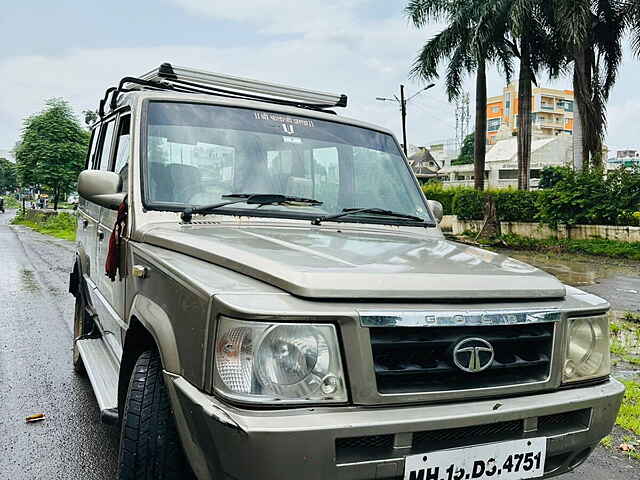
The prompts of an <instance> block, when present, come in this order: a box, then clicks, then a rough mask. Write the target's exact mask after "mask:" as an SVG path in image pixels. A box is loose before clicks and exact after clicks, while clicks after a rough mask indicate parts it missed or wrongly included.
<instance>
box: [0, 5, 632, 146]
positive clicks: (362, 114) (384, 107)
mask: <svg viewBox="0 0 640 480" xmlns="http://www.w3.org/2000/svg"><path fill="white" fill-rule="evenodd" d="M3 3H4V5H3V12H2V15H1V16H0V45H1V47H0V85H1V86H2V88H1V89H0V149H2V148H7V147H11V146H13V145H14V143H15V142H16V140H17V139H18V136H19V133H20V129H21V125H22V119H23V118H24V117H25V116H27V115H29V114H32V113H34V112H37V111H39V110H40V109H41V108H42V105H43V104H44V102H45V100H46V99H48V98H51V97H62V98H65V99H67V100H69V101H70V102H71V104H72V105H73V107H74V108H75V109H76V111H77V112H80V111H82V110H84V109H96V107H97V103H98V99H99V98H100V97H101V96H102V95H103V92H104V90H105V89H106V88H107V87H108V86H110V85H112V84H114V83H115V82H117V80H119V79H120V78H121V77H123V76H126V75H138V74H141V73H143V72H145V71H147V70H149V69H151V68H153V67H155V66H157V65H159V64H160V63H162V62H165V61H168V62H171V63H173V64H175V65H181V66H192V67H197V68H201V69H207V70H211V71H216V72H222V73H229V74H235V75H240V76H247V77H252V78H257V79H263V80H270V81H276V82H280V83H285V84H291V85H295V86H300V87H307V88H312V89H318V90H325V91H330V92H335V93H346V94H348V95H349V99H350V107H349V108H348V109H347V111H346V112H345V114H346V115H348V116H352V117H356V118H360V119H364V120H367V121H370V122H373V123H377V124H381V125H384V126H386V127H389V128H391V129H393V130H394V131H395V132H396V134H398V135H399V134H400V115H399V112H398V108H397V106H396V105H395V104H393V103H390V102H377V101H376V100H375V98H376V97H377V96H386V97H389V96H393V94H394V93H397V92H398V88H399V84H400V83H403V82H404V83H406V85H407V89H408V93H409V95H410V94H412V93H413V92H415V91H417V89H418V88H420V87H421V86H423V85H421V84H420V83H419V82H415V81H413V80H410V79H408V78H407V76H408V71H409V70H410V67H411V64H412V62H413V60H414V58H415V56H416V52H417V51H418V48H419V47H420V45H421V44H422V43H424V41H426V40H427V39H428V38H430V37H431V36H433V35H434V34H435V33H436V32H437V29H436V28H435V27H432V28H428V29H425V30H422V31H417V30H415V29H414V28H412V27H410V26H409V24H408V22H407V20H406V18H405V17H404V16H403V12H402V10H403V7H404V5H405V4H406V2H405V1H400V0H304V1H300V0H298V1H294V0H239V1H238V0H236V1H230V0H227V1H222V0H154V1H150V0H134V1H131V0H128V1H124V0H110V1H99V0H58V1H55V2H54V1H50V0H20V1H18V0H15V1H14V0H7V1H5V2H3ZM639 81H640V61H639V60H638V59H634V58H632V57H631V56H630V55H627V57H626V59H625V62H624V67H623V69H622V71H621V72H620V78H619V82H618V84H617V86H616V88H615V90H614V92H613V95H612V98H611V101H610V104H609V135H608V143H609V144H610V145H611V146H612V147H613V149H616V148H624V147H633V146H635V147H640V138H638V137H639V134H640V124H639V122H638V120H639V118H638V117H639V114H638V112H640V88H638V82H639ZM544 83H547V82H546V80H545V81H544ZM554 85H555V86H557V87H560V88H570V81H569V80H564V81H559V82H555V83H554ZM488 86H489V95H497V94H499V93H501V91H502V87H503V86H504V79H503V78H501V77H500V75H498V73H497V72H495V71H492V72H490V74H489V81H488ZM468 89H469V90H470V93H471V97H472V103H471V105H472V109H473V95H474V92H473V81H472V80H469V81H468ZM472 123H473V122H472ZM408 125H409V128H408V130H409V143H412V144H419V145H427V144H430V143H433V142H437V141H441V140H444V139H447V138H451V137H453V136H454V135H455V116H454V109H453V107H452V106H451V105H450V104H449V103H448V102H447V99H446V95H445V93H444V88H443V86H442V83H441V82H438V85H437V86H436V87H435V88H433V89H432V90H430V91H428V92H427V93H423V94H421V95H420V96H418V97H416V98H415V99H414V100H413V101H412V102H411V104H410V106H409V123H408Z"/></svg>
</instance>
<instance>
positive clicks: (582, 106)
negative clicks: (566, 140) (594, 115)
mask: <svg viewBox="0 0 640 480" xmlns="http://www.w3.org/2000/svg"><path fill="white" fill-rule="evenodd" d="M574 57H575V58H574V62H573V95H574V100H575V101H574V109H573V135H574V138H573V167H574V169H575V170H576V171H579V172H581V171H584V170H588V169H589V141H588V138H587V137H586V136H587V135H589V134H590V132H589V102H590V101H591V94H590V90H591V85H590V77H591V75H590V74H588V73H587V67H588V65H587V59H586V55H585V51H584V50H583V49H581V48H578V49H577V50H576V53H575V54H574ZM587 83H589V85H587Z"/></svg>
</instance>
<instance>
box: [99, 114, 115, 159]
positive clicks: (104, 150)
mask: <svg viewBox="0 0 640 480" xmlns="http://www.w3.org/2000/svg"><path fill="white" fill-rule="evenodd" d="M102 128H103V134H102V142H100V144H101V145H100V147H101V149H100V157H99V162H98V163H97V164H96V165H95V168H96V170H109V159H110V158H111V143H112V140H113V129H114V128H115V121H114V120H112V121H110V122H109V123H107V125H106V126H105V127H102Z"/></svg>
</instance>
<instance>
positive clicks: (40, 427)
mask: <svg viewBox="0 0 640 480" xmlns="http://www.w3.org/2000/svg"><path fill="white" fill-rule="evenodd" d="M9 218H10V214H9V212H7V213H6V214H4V215H2V214H0V386H1V388H0V452H2V453H1V454H0V479H12V480H22V479H25V480H27V479H28V480H34V479H38V480H39V479H43V480H44V479H113V478H115V469H116V462H117V445H118V433H117V431H116V429H115V428H113V427H110V426H107V425H102V424H101V423H100V422H99V418H98V408H97V405H96V401H95V397H94V396H93V392H92V390H91V386H90V384H89V382H88V380H86V379H84V378H82V377H78V376H77V375H76V374H74V372H73V367H72V364H71V346H72V338H73V333H72V332H73V330H72V319H73V297H72V296H71V295H70V294H69V293H67V284H68V272H69V269H70V266H71V261H72V258H73V248H72V245H71V244H70V242H65V241H63V240H55V239H51V238H49V237H45V236H44V235H40V234H38V233H36V232H32V231H31V230H29V229H26V228H21V227H11V228H10V227H8V226H6V223H7V221H8V219H9ZM34 413H44V414H45V415H46V420H44V421H43V422H39V423H33V424H27V423H26V422H25V417H26V416H27V415H30V414H34Z"/></svg>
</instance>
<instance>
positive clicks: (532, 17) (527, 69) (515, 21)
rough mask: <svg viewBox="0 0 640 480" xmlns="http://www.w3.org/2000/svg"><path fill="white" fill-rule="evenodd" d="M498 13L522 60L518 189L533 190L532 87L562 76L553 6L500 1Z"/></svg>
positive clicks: (533, 0)
mask: <svg viewBox="0 0 640 480" xmlns="http://www.w3.org/2000/svg"><path fill="white" fill-rule="evenodd" d="M495 4H496V7H495V8H496V9H498V10H499V11H503V12H504V15H505V16H506V22H507V24H506V26H505V31H506V32H507V35H506V37H505V42H507V43H508V44H509V45H510V47H511V50H512V53H513V55H515V56H516V57H517V58H518V59H519V60H520V72H519V79H518V189H520V190H528V189H529V177H530V166H531V134H532V126H533V125H532V124H533V119H532V115H531V110H532V109H531V98H532V97H531V95H532V83H534V84H537V81H536V77H537V75H538V74H539V73H540V72H541V71H542V70H546V71H548V72H549V75H550V76H555V75H557V74H558V72H559V69H560V64H561V55H560V53H559V50H558V48H557V42H556V41H555V37H554V36H552V35H551V34H550V32H549V28H548V23H547V18H548V16H549V2H548V1H545V0H497V1H496V2H495Z"/></svg>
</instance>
